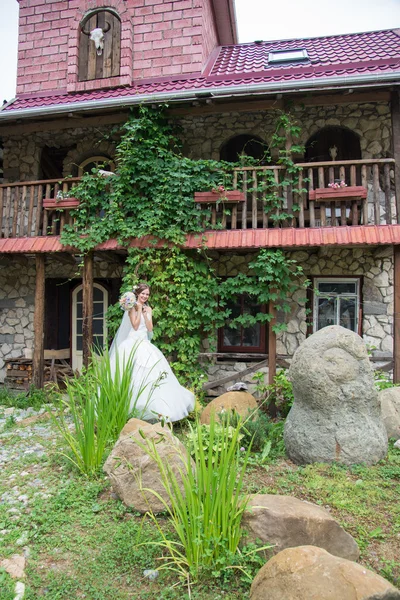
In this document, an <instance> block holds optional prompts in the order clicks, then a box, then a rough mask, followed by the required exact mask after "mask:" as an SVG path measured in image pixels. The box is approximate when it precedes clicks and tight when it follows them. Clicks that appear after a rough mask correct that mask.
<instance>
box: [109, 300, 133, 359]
mask: <svg viewBox="0 0 400 600" xmlns="http://www.w3.org/2000/svg"><path fill="white" fill-rule="evenodd" d="M131 330H132V325H131V320H130V318H129V311H128V310H127V311H125V312H124V316H123V317H122V321H121V325H120V326H119V328H118V331H117V333H116V335H115V337H114V339H113V342H112V344H111V348H110V358H115V355H116V354H117V352H118V351H119V348H120V346H121V344H122V342H124V341H125V340H126V338H127V337H128V335H129V333H130V331H131Z"/></svg>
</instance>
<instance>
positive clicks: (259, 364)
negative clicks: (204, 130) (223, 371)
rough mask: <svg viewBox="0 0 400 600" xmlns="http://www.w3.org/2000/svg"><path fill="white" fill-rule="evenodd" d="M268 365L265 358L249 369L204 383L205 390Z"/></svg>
mask: <svg viewBox="0 0 400 600" xmlns="http://www.w3.org/2000/svg"><path fill="white" fill-rule="evenodd" d="M266 366H267V362H266V361H265V360H263V361H261V362H259V363H256V364H253V365H251V367H247V369H244V371H238V372H237V373H235V374H234V375H227V376H226V377H222V379H216V380H215V381H210V382H208V383H205V384H204V385H203V390H204V391H206V390H211V389H212V388H215V387H218V386H220V385H224V384H225V383H229V382H230V381H237V380H238V379H241V378H242V377H243V375H249V374H250V373H253V371H257V370H258V369H261V368H262V367H266Z"/></svg>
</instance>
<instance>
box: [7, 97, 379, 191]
mask: <svg viewBox="0 0 400 600" xmlns="http://www.w3.org/2000/svg"><path fill="white" fill-rule="evenodd" d="M292 110H293V111H294V114H295V116H296V118H297V120H298V121H299V122H300V123H301V126H302V138H301V141H302V143H305V142H306V141H307V140H308V138H309V137H310V136H311V135H313V134H314V133H316V132H317V131H318V130H319V129H321V128H322V127H325V126H329V125H331V126H333V125H342V126H344V127H348V128H349V129H351V130H352V131H354V132H355V133H356V134H358V135H359V137H360V145H361V152H362V158H364V159H366V158H382V157H386V156H390V151H391V150H390V145H391V121H390V108H389V105H388V104H385V103H375V104H367V103H364V104H344V105H339V106H309V107H305V108H302V107H301V106H295V107H294V108H293V109H292ZM277 114H278V113H277V112H276V111H273V110H268V111H255V112H244V113H239V112H230V113H222V114H211V115H202V116H197V115H193V116H188V117H184V118H181V119H180V120H179V122H180V125H181V126H182V128H183V133H182V138H183V140H184V152H185V154H186V155H188V156H190V157H192V158H213V159H216V160H218V159H219V157H220V150H221V147H222V145H223V144H224V143H225V142H227V141H228V140H229V139H230V138H232V137H234V136H236V135H240V134H250V135H257V136H259V137H261V138H262V139H263V140H264V141H265V142H267V143H268V142H269V141H270V139H271V135H272V133H273V132H274V123H275V120H276V118H277ZM110 133H111V127H106V126H103V127H90V128H74V129H64V130H62V131H57V132H53V131H51V132H50V131H45V132H38V133H32V134H29V135H15V136H9V137H5V138H4V178H5V181H8V182H10V181H30V180H36V179H38V178H39V163H40V156H41V151H42V148H43V147H44V146H45V145H47V146H50V147H57V148H69V152H68V155H67V157H66V159H65V161H64V175H65V176H67V175H71V174H74V175H76V173H77V166H78V165H79V163H81V162H82V161H83V160H85V159H86V158H89V157H90V156H94V155H103V154H105V155H106V156H109V157H110V158H113V157H114V156H115V141H112V140H111V139H110ZM275 158H276V157H275Z"/></svg>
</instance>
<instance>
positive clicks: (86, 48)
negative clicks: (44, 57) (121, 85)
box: [78, 9, 121, 81]
mask: <svg viewBox="0 0 400 600" xmlns="http://www.w3.org/2000/svg"><path fill="white" fill-rule="evenodd" d="M120 64H121V21H120V18H119V16H118V15H117V14H116V13H115V12H114V11H111V10H103V9H101V10H97V11H93V12H91V13H89V15H87V16H86V17H85V18H84V19H83V21H82V22H81V27H80V37H79V67H78V80H79V81H91V80H93V79H103V78H108V77H118V76H119V75H120Z"/></svg>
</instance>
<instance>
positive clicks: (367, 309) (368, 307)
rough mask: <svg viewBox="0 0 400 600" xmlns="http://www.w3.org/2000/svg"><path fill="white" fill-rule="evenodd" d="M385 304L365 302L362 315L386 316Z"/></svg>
mask: <svg viewBox="0 0 400 600" xmlns="http://www.w3.org/2000/svg"><path fill="white" fill-rule="evenodd" d="M386 314H387V304H384V303H383V302H374V301H368V300H366V301H365V302H364V315H386Z"/></svg>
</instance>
